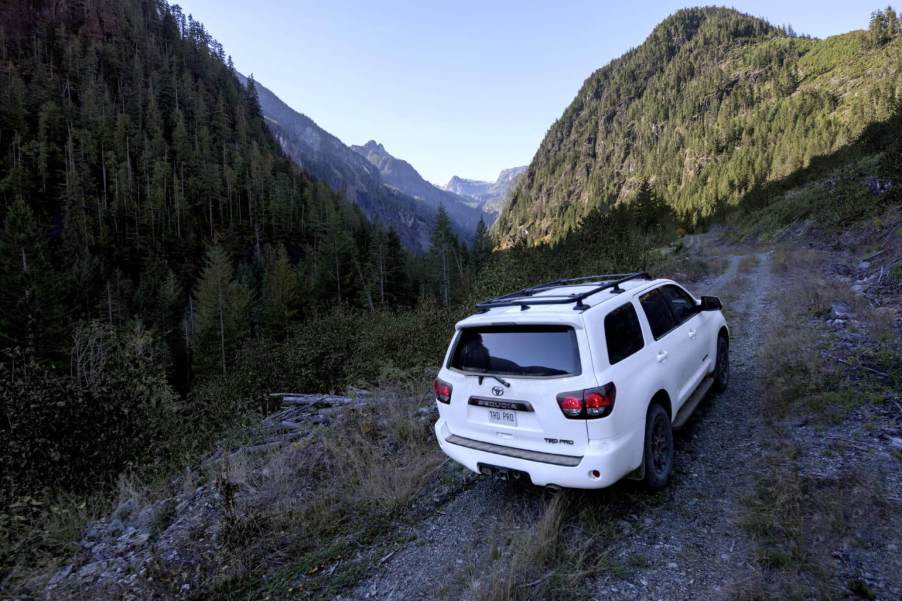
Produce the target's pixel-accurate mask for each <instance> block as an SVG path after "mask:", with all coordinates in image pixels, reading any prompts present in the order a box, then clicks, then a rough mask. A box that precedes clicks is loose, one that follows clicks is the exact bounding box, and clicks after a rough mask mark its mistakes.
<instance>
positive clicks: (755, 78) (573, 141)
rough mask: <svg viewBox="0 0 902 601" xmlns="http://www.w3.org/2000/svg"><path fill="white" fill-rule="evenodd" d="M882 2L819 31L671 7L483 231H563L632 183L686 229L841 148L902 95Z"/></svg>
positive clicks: (559, 126) (892, 29) (519, 235)
mask: <svg viewBox="0 0 902 601" xmlns="http://www.w3.org/2000/svg"><path fill="white" fill-rule="evenodd" d="M899 33H900V30H899V18H898V16H897V14H896V12H895V10H893V9H892V8H887V9H885V10H880V11H876V12H874V13H873V14H872V16H871V19H870V27H869V29H868V31H852V32H849V33H846V34H842V35H836V36H832V37H829V38H826V39H822V40H820V39H812V38H810V37H807V36H803V35H799V34H797V33H796V32H795V31H793V30H792V28H791V27H776V26H773V25H771V24H770V23H767V22H766V21H764V20H762V19H759V18H756V17H752V16H749V15H746V14H743V13H740V12H738V11H736V10H732V9H724V8H714V7H707V8H691V9H683V10H680V11H677V12H676V13H674V14H673V15H671V16H670V17H668V18H667V19H666V20H664V21H663V22H662V23H661V24H660V25H658V26H657V27H656V28H655V29H654V31H652V33H651V35H650V36H649V37H648V38H647V39H646V40H645V42H643V43H642V44H641V45H640V46H638V47H637V48H634V49H632V50H630V51H628V52H627V53H625V54H624V55H623V56H621V57H620V58H617V59H615V60H613V61H612V62H610V63H609V64H608V65H605V66H604V67H602V68H600V69H598V70H597V71H596V72H595V73H593V74H592V75H591V76H590V77H589V78H588V79H586V81H585V83H584V84H583V86H582V88H581V89H580V90H579V92H578V93H577V95H576V97H575V98H574V99H573V101H572V103H571V104H570V106H568V107H567V108H566V109H565V110H564V112H563V114H562V115H561V117H560V118H559V119H558V120H557V121H556V122H555V123H554V124H553V125H552V126H551V128H550V129H549V130H548V133H547V134H546V136H545V139H544V140H543V141H542V143H541V145H540V146H539V149H538V151H537V152H536V156H535V158H534V160H533V162H532V164H531V165H530V167H529V170H528V171H527V173H526V175H525V177H524V179H523V181H522V184H521V185H520V186H519V188H518V189H517V190H516V192H515V194H514V195H513V198H511V199H510V201H509V204H508V206H507V207H506V209H505V211H503V212H502V215H501V217H500V219H499V223H498V224H497V227H496V229H495V231H494V235H495V239H496V241H497V242H498V243H499V244H500V245H502V246H505V247H506V246H510V245H512V244H516V243H518V242H526V243H528V244H532V245H535V244H540V243H543V242H548V241H554V240H558V239H560V238H561V237H562V236H563V235H565V234H566V233H567V232H569V231H572V230H573V229H575V228H576V227H577V225H578V224H579V222H580V220H581V219H582V218H583V217H584V216H585V215H586V214H587V213H588V212H590V211H592V210H594V209H596V208H599V207H601V208H605V207H608V206H612V205H614V204H617V203H620V202H629V201H630V199H631V198H632V197H633V196H634V195H635V192H636V190H637V188H638V185H639V183H640V182H641V181H642V180H648V181H650V182H651V184H652V185H653V187H654V188H655V190H656V192H657V193H658V194H660V195H661V197H662V198H663V199H664V200H665V201H666V202H667V203H668V204H669V205H670V206H671V207H673V208H674V210H675V211H677V213H678V215H679V219H680V222H681V223H683V224H685V225H686V226H687V227H692V226H693V225H694V224H697V223H698V222H699V221H703V220H704V219H706V218H707V217H709V216H711V215H713V214H716V213H718V212H720V211H722V210H723V209H725V208H728V207H734V206H736V205H737V204H739V202H740V200H741V199H742V198H743V197H744V196H745V195H746V194H748V193H749V192H750V191H752V190H753V189H755V188H756V187H758V186H760V185H763V184H765V183H767V182H774V181H778V180H780V179H781V178H784V177H786V176H788V175H790V174H792V173H794V172H796V171H798V170H800V169H804V168H805V167H806V166H808V165H809V164H810V163H811V160H812V158H813V157H816V156H820V155H824V154H829V153H832V152H835V151H837V150H838V149H840V148H842V147H844V146H846V145H848V144H850V143H852V142H853V141H854V140H855V139H857V138H858V136H859V135H860V134H861V132H862V131H863V130H864V128H865V127H866V126H867V125H868V124H870V123H877V122H882V121H885V120H886V119H888V118H889V117H890V115H892V114H893V112H894V110H895V109H896V107H897V105H898V101H899V98H900V97H902V36H900V35H899Z"/></svg>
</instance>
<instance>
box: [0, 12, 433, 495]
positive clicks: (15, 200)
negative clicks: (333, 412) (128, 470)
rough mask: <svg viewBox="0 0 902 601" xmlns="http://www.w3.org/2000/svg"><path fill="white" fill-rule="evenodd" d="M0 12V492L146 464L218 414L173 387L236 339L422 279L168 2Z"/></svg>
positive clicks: (229, 358)
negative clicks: (299, 156)
mask: <svg viewBox="0 0 902 601" xmlns="http://www.w3.org/2000/svg"><path fill="white" fill-rule="evenodd" d="M0 17H2V20H0V223H2V228H0V282H2V286H0V401H2V402H0V440H2V441H3V444H2V445H0V474H2V477H0V481H2V484H3V487H2V491H3V493H4V494H6V493H8V492H9V491H12V492H13V493H15V491H16V490H18V491H19V492H20V493H21V491H22V490H28V486H29V485H30V484H33V483H35V482H37V483H38V484H41V483H52V484H53V485H58V486H65V485H72V486H79V485H82V486H83V485H85V483H90V482H92V481H93V480H92V476H93V475H97V474H100V475H104V476H109V475H110V474H115V473H117V471H118V470H119V469H121V468H122V467H123V466H124V465H125V464H126V462H129V461H132V460H134V459H135V458H140V460H141V462H143V463H152V462H153V461H154V460H155V459H157V458H158V457H160V456H162V455H164V454H165V453H166V444H165V443H164V442H161V441H163V440H164V439H167V440H168V439H169V438H167V437H169V434H171V433H172V432H174V431H177V430H178V429H179V427H181V426H182V425H186V424H193V426H194V427H196V428H198V429H195V431H194V432H193V433H192V434H191V437H192V438H193V439H194V440H198V439H200V438H201V437H200V436H199V434H198V431H199V428H210V429H215V427H216V424H217V423H219V422H217V418H212V417H211V415H210V414H205V411H206V409H203V408H201V407H202V404H200V403H198V402H197V401H196V400H195V401H193V402H191V403H184V404H183V403H180V402H178V401H179V397H178V395H176V391H178V392H182V393H187V392H188V391H189V390H192V389H194V388H195V383H196V382H201V381H203V380H205V379H208V378H212V377H214V376H216V375H223V374H225V373H227V371H228V369H229V368H230V367H231V365H232V364H233V363H234V361H235V357H236V354H237V352H238V351H239V350H240V349H241V348H243V347H244V346H246V345H247V344H248V342H249V340H278V339H282V338H284V337H285V336H286V335H287V333H288V330H289V328H290V326H291V324H292V323H294V322H297V321H300V320H301V319H303V318H306V317H309V316H311V315H316V314H317V313H319V312H322V311H334V310H338V311H341V310H348V309H350V308H354V307H361V308H362V307H364V306H366V307H368V308H369V309H371V310H372V309H374V308H375V307H378V306H389V305H392V304H395V303H396V302H401V303H403V302H405V298H406V302H413V299H415V298H416V293H415V292H412V291H411V290H409V289H408V287H407V286H406V285H405V284H404V281H405V280H404V278H405V277H406V275H405V269H406V267H405V261H406V255H405V253H404V252H403V249H402V248H401V246H400V242H399V241H398V239H397V236H395V235H394V234H392V233H391V232H388V231H385V230H383V229H381V228H379V227H377V226H374V225H371V224H369V223H368V222H367V221H366V219H364V217H363V216H362V215H361V213H360V211H359V210H358V209H357V208H356V207H354V206H353V205H351V204H349V203H347V202H345V201H344V200H343V199H342V198H341V197H340V196H339V195H338V194H336V193H334V192H333V191H332V190H330V189H329V187H328V186H327V185H325V184H323V183H321V182H318V181H315V180H313V179H312V178H311V177H310V176H309V175H307V174H306V173H305V172H303V171H301V170H299V169H298V168H297V167H296V166H294V165H293V164H292V163H291V161H290V160H289V159H288V158H287V157H286V156H285V155H284V154H283V153H282V150H281V149H280V147H279V144H278V142H277V141H276V140H275V138H274V137H273V136H272V135H271V133H270V132H269V130H268V128H267V127H266V125H265V123H264V118H263V115H262V114H261V110H260V106H259V103H258V100H257V97H256V92H255V88H254V86H250V87H249V88H247V89H245V88H244V87H243V86H242V85H241V83H240V82H239V81H238V78H237V77H236V73H235V71H234V69H233V67H232V65H231V61H230V60H229V59H227V58H226V57H225V54H224V52H223V49H222V47H221V46H220V45H219V44H218V43H217V42H216V41H215V40H214V39H212V37H211V36H210V35H209V34H208V33H207V32H206V31H205V30H204V28H203V26H202V25H201V24H200V23H199V22H197V21H194V20H192V19H190V18H186V17H185V16H184V14H183V13H182V12H181V10H180V9H179V8H178V7H177V6H171V7H170V6H169V5H168V4H167V3H166V2H165V0H97V1H94V2H90V3H85V2H49V1H33V0H27V1H26V0H16V1H13V2H6V3H4V5H3V6H2V8H0ZM217 396H218V395H213V396H212V397H211V399H212V398H215V397H217ZM222 401H223V399H222V398H219V399H218V400H216V401H214V403H213V404H211V405H209V406H206V407H208V408H212V409H211V410H212V411H213V412H214V414H215V413H216V412H217V411H221V410H222V409H221V408H220V405H219V404H220V403H222ZM188 416H192V417H191V419H190V420H189V419H188ZM192 420H194V421H192ZM189 427H191V426H189ZM170 438H171V437H170ZM13 485H15V486H13Z"/></svg>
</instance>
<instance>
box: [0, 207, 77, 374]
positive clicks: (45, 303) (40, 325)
mask: <svg viewBox="0 0 902 601" xmlns="http://www.w3.org/2000/svg"><path fill="white" fill-rule="evenodd" d="M0 282H2V285H0V346H18V347H20V348H23V349H27V350H28V351H30V352H33V353H37V354H39V355H44V356H54V355H56V353H58V352H59V351H62V350H63V348H61V347H63V345H64V344H65V342H64V340H63V332H64V331H65V323H64V315H65V313H64V309H63V302H64V300H65V299H63V298H62V290H61V287H60V285H59V282H60V277H59V276H58V275H57V273H56V272H55V271H54V269H53V267H52V265H51V264H50V261H49V252H48V250H47V244H46V237H45V236H44V234H43V232H41V230H40V228H39V227H38V225H37V223H36V221H35V217H34V213H33V212H32V210H31V208H30V207H29V206H28V205H27V204H25V202H24V201H23V200H22V199H19V200H17V201H16V202H15V203H14V204H13V205H12V206H11V207H10V209H9V213H8V214H7V216H6V220H5V221H4V225H3V231H2V235H0Z"/></svg>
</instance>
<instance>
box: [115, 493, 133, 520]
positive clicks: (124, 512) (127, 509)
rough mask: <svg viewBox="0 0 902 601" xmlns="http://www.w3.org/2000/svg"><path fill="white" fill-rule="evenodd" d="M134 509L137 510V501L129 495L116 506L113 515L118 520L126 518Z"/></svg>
mask: <svg viewBox="0 0 902 601" xmlns="http://www.w3.org/2000/svg"><path fill="white" fill-rule="evenodd" d="M136 511H138V502H137V501H136V500H135V499H134V498H131V497H129V498H128V499H125V500H124V501H122V502H121V503H119V505H117V506H116V510H115V511H113V515H114V516H116V517H117V518H119V519H120V520H127V519H128V518H130V517H131V516H132V514H133V513H135V512H136Z"/></svg>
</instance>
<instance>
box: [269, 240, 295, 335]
mask: <svg viewBox="0 0 902 601" xmlns="http://www.w3.org/2000/svg"><path fill="white" fill-rule="evenodd" d="M300 305H301V285H300V279H299V277H298V273H297V271H296V270H295V268H294V266H292V264H291V260H290V259H289V258H288V252H287V251H286V250H285V246H283V245H281V244H280V245H279V246H278V247H277V248H276V249H275V250H273V249H272V248H270V249H268V252H267V257H266V272H265V274H264V280H263V307H264V308H263V313H264V315H263V326H264V332H265V333H266V335H267V336H269V337H271V338H276V339H281V338H284V337H285V336H286V335H287V334H288V328H289V326H290V325H291V322H293V321H294V320H295V319H297V318H298V315H299V314H300Z"/></svg>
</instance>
